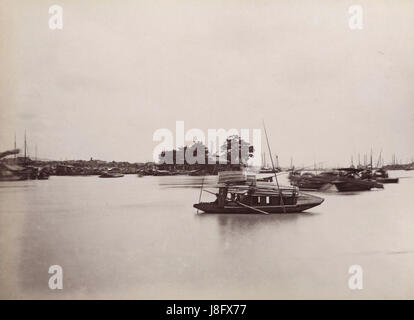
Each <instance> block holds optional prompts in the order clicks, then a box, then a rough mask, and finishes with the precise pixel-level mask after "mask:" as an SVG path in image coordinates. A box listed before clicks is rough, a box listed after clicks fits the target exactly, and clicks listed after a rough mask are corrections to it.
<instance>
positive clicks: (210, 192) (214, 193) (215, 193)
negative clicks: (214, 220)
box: [203, 190, 217, 196]
mask: <svg viewBox="0 0 414 320" xmlns="http://www.w3.org/2000/svg"><path fill="white" fill-rule="evenodd" d="M203 191H204V192H207V193H211V194H214V195H215V196H216V195H217V193H215V192H212V191H209V190H203Z"/></svg>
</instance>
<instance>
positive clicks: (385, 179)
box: [375, 178, 399, 183]
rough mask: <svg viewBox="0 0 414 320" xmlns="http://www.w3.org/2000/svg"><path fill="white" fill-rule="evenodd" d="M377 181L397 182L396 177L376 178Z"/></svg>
mask: <svg viewBox="0 0 414 320" xmlns="http://www.w3.org/2000/svg"><path fill="white" fill-rule="evenodd" d="M375 180H376V181H377V182H379V183H398V180H399V179H398V178H376V179H375Z"/></svg>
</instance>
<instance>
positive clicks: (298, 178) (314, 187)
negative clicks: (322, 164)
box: [289, 171, 338, 191]
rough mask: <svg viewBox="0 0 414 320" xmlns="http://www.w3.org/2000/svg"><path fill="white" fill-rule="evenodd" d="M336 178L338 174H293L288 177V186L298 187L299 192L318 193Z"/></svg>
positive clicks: (328, 172)
mask: <svg viewBox="0 0 414 320" xmlns="http://www.w3.org/2000/svg"><path fill="white" fill-rule="evenodd" d="M337 177H338V172H334V171H326V172H322V173H320V174H316V175H315V174H313V173H309V172H306V173H303V174H300V173H295V174H290V175H289V180H290V184H291V185H292V186H296V187H298V188H299V189H300V190H308V191H320V190H325V189H327V188H329V187H330V186H331V185H332V184H331V182H332V181H333V180H335V179H336V178H337Z"/></svg>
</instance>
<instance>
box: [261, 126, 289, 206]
mask: <svg viewBox="0 0 414 320" xmlns="http://www.w3.org/2000/svg"><path fill="white" fill-rule="evenodd" d="M263 128H264V131H265V135H266V143H267V148H268V149H269V156H270V160H271V161H272V169H273V173H274V174H275V181H276V185H277V189H278V190H279V195H280V204H281V205H282V207H283V213H286V208H285V204H284V203H283V195H282V190H280V187H279V181H278V180H277V174H276V170H275V164H274V163H273V157H272V150H271V149H270V144H269V138H268V137H267V130H266V125H265V122H264V120H263Z"/></svg>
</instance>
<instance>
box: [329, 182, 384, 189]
mask: <svg viewBox="0 0 414 320" xmlns="http://www.w3.org/2000/svg"><path fill="white" fill-rule="evenodd" d="M332 184H334V185H335V187H336V188H337V189H338V191H339V192H348V191H369V190H371V189H373V188H381V189H382V188H384V186H383V185H382V184H381V183H377V182H374V181H366V180H350V181H334V182H333V183H332Z"/></svg>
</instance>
